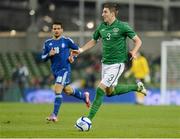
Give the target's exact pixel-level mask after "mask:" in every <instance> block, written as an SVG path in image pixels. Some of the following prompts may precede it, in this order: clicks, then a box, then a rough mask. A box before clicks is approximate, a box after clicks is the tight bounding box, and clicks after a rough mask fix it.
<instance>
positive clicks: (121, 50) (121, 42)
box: [93, 19, 136, 64]
mask: <svg viewBox="0 0 180 139" xmlns="http://www.w3.org/2000/svg"><path fill="white" fill-rule="evenodd" d="M135 35H136V33H135V32H134V31H133V29H132V28H131V27H130V26H129V25H128V24H127V23H125V22H121V21H119V20H117V19H116V20H115V21H114V22H113V23H112V24H111V25H108V24H106V23H105V22H103V23H101V24H100V25H99V26H98V27H97V29H96V30H95V32H94V34H93V39H94V40H96V41H97V40H98V39H99V38H102V47H103V53H102V62H103V63H104V64H115V63H124V62H126V61H127V58H128V49H127V46H126V38H127V37H129V38H130V39H132V38H133V37H134V36H135Z"/></svg>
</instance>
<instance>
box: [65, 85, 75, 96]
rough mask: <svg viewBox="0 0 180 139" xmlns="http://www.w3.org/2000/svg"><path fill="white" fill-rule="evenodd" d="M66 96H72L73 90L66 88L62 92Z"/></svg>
mask: <svg viewBox="0 0 180 139" xmlns="http://www.w3.org/2000/svg"><path fill="white" fill-rule="evenodd" d="M63 91H64V92H65V93H66V94H67V95H72V93H73V89H72V88H71V87H70V86H66V87H65V88H64V90H63Z"/></svg>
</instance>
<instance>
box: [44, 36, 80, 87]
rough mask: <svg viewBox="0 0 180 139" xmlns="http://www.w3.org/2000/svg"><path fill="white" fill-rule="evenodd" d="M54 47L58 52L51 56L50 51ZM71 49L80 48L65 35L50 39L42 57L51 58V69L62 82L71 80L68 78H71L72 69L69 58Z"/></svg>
mask: <svg viewBox="0 0 180 139" xmlns="http://www.w3.org/2000/svg"><path fill="white" fill-rule="evenodd" d="M52 48H53V49H54V50H55V51H56V54H55V55H54V56H49V52H50V50H51V49H52ZM70 49H73V50H78V46H77V45H76V44H75V43H74V42H73V40H71V39H70V38H66V37H64V36H63V37H61V38H59V39H57V40H55V39H48V40H46V41H45V43H44V46H43V54H42V56H41V58H42V60H44V61H46V60H48V59H50V60H51V70H52V72H53V74H54V76H55V78H56V82H59V83H62V80H69V79H66V78H70V77H69V72H70V71H71V66H70V62H69V60H68V57H69V56H70ZM65 76H66V77H65ZM63 78H64V79H63ZM60 80H61V81H60ZM63 84H64V83H63Z"/></svg>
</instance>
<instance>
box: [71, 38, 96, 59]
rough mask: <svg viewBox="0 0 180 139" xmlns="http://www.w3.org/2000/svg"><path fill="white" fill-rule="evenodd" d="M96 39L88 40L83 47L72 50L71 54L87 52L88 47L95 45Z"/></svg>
mask: <svg viewBox="0 0 180 139" xmlns="http://www.w3.org/2000/svg"><path fill="white" fill-rule="evenodd" d="M96 43H97V42H96V41H95V40H93V39H92V40H90V41H88V42H87V43H86V44H85V45H84V46H82V47H81V48H79V50H72V52H71V54H72V55H74V56H75V55H76V56H77V55H79V54H80V53H83V52H85V51H86V50H88V49H91V48H92V47H94V46H95V45H96Z"/></svg>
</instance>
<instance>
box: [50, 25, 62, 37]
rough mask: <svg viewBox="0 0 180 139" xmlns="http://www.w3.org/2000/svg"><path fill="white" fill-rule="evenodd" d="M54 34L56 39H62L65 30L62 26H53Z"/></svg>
mask: <svg viewBox="0 0 180 139" xmlns="http://www.w3.org/2000/svg"><path fill="white" fill-rule="evenodd" d="M52 32H53V36H54V37H56V38H58V37H60V36H61V34H62V33H63V29H62V27H61V25H56V24H54V25H53V26H52Z"/></svg>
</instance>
